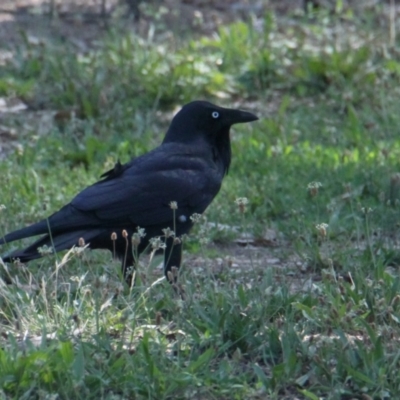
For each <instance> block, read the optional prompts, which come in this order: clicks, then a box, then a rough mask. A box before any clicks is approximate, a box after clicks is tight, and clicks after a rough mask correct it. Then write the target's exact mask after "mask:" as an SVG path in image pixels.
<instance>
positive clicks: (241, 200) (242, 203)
mask: <svg viewBox="0 0 400 400" xmlns="http://www.w3.org/2000/svg"><path fill="white" fill-rule="evenodd" d="M235 203H236V204H237V206H238V207H239V212H240V213H242V214H243V213H244V212H245V211H246V205H247V204H249V200H248V198H247V197H238V198H237V199H236V200H235Z"/></svg>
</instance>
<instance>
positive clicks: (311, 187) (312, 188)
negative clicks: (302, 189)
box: [307, 182, 322, 197]
mask: <svg viewBox="0 0 400 400" xmlns="http://www.w3.org/2000/svg"><path fill="white" fill-rule="evenodd" d="M320 187H322V183H321V182H310V183H309V184H308V185H307V190H308V193H310V195H311V197H315V196H316V195H317V194H318V191H319V188H320Z"/></svg>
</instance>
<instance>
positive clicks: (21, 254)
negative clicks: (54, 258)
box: [2, 229, 101, 263]
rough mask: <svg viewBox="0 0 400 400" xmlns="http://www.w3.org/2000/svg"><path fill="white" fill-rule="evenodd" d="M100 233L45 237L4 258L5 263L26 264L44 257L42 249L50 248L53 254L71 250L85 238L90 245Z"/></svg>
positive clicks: (92, 231) (83, 231) (88, 231)
mask: <svg viewBox="0 0 400 400" xmlns="http://www.w3.org/2000/svg"><path fill="white" fill-rule="evenodd" d="M100 233H101V230H99V229H92V230H81V231H71V232H64V233H60V234H58V235H55V236H53V237H50V235H45V236H43V237H41V238H40V239H38V240H37V241H36V242H34V243H32V244H31V245H30V246H28V247H26V248H25V249H23V250H16V251H14V252H12V253H10V254H7V255H6V256H4V257H2V258H3V261H4V262H11V261H12V260H16V259H19V261H20V262H22V263H25V262H28V261H31V260H35V259H36V258H40V257H42V256H43V254H42V253H40V252H39V251H38V248H40V247H43V246H48V247H49V248H50V249H52V251H53V252H55V253H56V252H58V251H61V250H66V249H70V248H71V247H72V246H76V245H78V243H79V240H80V238H83V240H84V242H85V243H90V240H92V239H93V238H95V237H96V236H97V235H99V234H100Z"/></svg>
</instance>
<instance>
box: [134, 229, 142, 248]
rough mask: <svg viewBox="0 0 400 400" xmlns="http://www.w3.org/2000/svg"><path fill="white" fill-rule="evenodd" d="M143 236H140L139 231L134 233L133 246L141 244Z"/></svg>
mask: <svg viewBox="0 0 400 400" xmlns="http://www.w3.org/2000/svg"><path fill="white" fill-rule="evenodd" d="M141 240H142V239H141V237H140V235H139V233H138V232H135V233H134V234H133V235H132V246H133V247H135V248H136V247H138V246H139V244H140V242H141Z"/></svg>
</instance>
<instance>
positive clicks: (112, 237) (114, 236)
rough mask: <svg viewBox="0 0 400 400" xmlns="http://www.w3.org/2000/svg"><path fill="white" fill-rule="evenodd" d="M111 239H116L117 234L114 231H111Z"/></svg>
mask: <svg viewBox="0 0 400 400" xmlns="http://www.w3.org/2000/svg"><path fill="white" fill-rule="evenodd" d="M111 240H112V241H113V242H114V241H115V240H117V234H116V233H115V232H113V233H112V234H111Z"/></svg>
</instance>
